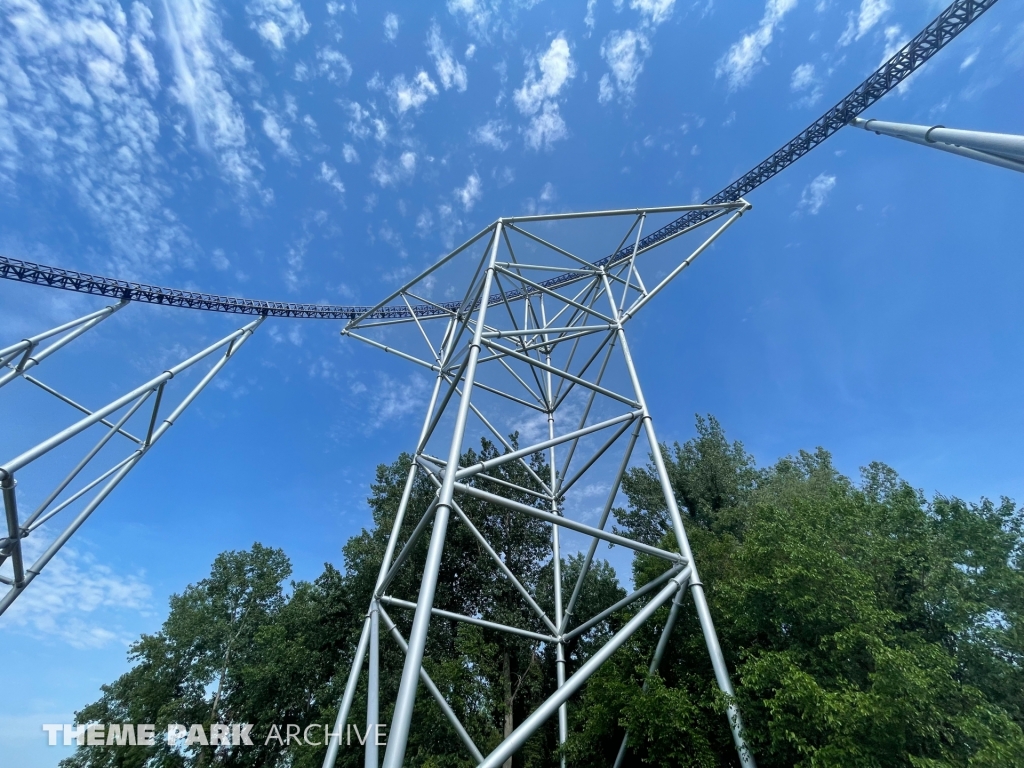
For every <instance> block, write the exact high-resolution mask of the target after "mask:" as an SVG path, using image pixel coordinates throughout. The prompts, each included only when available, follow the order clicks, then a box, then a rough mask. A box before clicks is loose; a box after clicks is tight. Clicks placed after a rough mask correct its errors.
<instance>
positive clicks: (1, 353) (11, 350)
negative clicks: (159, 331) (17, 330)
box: [0, 302, 127, 363]
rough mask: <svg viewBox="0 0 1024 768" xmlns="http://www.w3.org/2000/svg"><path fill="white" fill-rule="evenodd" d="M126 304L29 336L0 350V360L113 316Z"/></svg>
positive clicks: (115, 305) (121, 303) (113, 305)
mask: <svg viewBox="0 0 1024 768" xmlns="http://www.w3.org/2000/svg"><path fill="white" fill-rule="evenodd" d="M126 304H127V302H120V303H119V304H111V305H110V306H109V307H104V308H103V309H98V310H96V311H95V312H90V313H89V314H87V315H82V316H81V317H79V318H78V319H76V320H71V321H69V322H67V323H64V324H63V325H58V326H57V327H56V328H51V329H50V330H48V331H43V332H42V333H38V334H36V335H35V336H30V337H29V338H27V339H22V340H21V341H19V342H17V343H16V344H12V345H11V346H9V347H4V348H3V349H0V360H2V361H3V362H5V363H6V362H7V359H6V358H8V357H11V356H13V355H17V354H18V353H19V352H23V351H25V350H26V349H28V348H29V347H34V346H36V345H37V344H38V343H39V342H40V341H43V340H44V339H48V338H50V337H51V336H56V335H57V334H58V333H61V332H62V331H66V330H68V329H69V328H74V327H75V326H76V325H81V324H82V323H85V322H88V321H89V320H92V319H93V318H96V317H106V316H107V315H110V314H113V313H114V312H116V311H117V310H118V309H120V308H121V307H123V306H125V305H126Z"/></svg>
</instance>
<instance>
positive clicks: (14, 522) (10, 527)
mask: <svg viewBox="0 0 1024 768" xmlns="http://www.w3.org/2000/svg"><path fill="white" fill-rule="evenodd" d="M15 485H17V481H16V480H15V479H14V475H6V476H4V477H3V478H0V488H2V489H3V497H4V512H5V513H6V515H7V537H8V540H9V541H12V542H14V546H13V547H12V548H11V565H12V566H14V581H13V583H12V586H13V587H14V588H15V589H24V587H25V562H24V560H23V558H22V554H21V523H20V522H19V520H18V496H17V494H16V493H15V491H14V486H15Z"/></svg>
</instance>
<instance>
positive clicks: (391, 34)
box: [384, 13, 398, 41]
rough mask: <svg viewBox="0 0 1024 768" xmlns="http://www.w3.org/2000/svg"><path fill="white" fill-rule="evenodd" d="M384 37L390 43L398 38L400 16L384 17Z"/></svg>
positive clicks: (391, 14) (389, 15)
mask: <svg viewBox="0 0 1024 768" xmlns="http://www.w3.org/2000/svg"><path fill="white" fill-rule="evenodd" d="M384 37H386V38H387V39H388V40H390V41H394V39H395V38H396V37H398V16H397V15H395V14H393V13H389V14H388V15H387V16H385V17H384Z"/></svg>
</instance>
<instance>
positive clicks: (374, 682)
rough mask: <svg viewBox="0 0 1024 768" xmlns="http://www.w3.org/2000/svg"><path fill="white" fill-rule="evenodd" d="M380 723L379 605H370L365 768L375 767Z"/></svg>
mask: <svg viewBox="0 0 1024 768" xmlns="http://www.w3.org/2000/svg"><path fill="white" fill-rule="evenodd" d="M379 723H380V606H379V604H378V603H376V602H374V604H373V605H372V606H370V673H369V675H368V678H367V685H366V759H365V760H364V762H363V765H364V766H365V768H377V735H376V728H377V725H378V724H379Z"/></svg>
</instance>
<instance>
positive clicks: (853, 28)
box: [839, 0, 892, 45]
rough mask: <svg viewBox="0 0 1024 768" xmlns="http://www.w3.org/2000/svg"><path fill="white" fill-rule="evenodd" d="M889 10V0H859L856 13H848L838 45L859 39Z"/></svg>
mask: <svg viewBox="0 0 1024 768" xmlns="http://www.w3.org/2000/svg"><path fill="white" fill-rule="evenodd" d="M891 10H892V5H891V4H890V3H889V0H861V3H860V10H859V11H858V13H857V15H856V16H854V14H852V13H851V14H849V17H848V20H847V24H846V29H845V30H844V31H843V34H842V36H841V37H840V38H839V45H849V44H850V43H852V42H854V41H855V40H860V39H861V38H862V37H864V35H866V34H867V33H868V32H870V31H871V29H872V28H873V27H874V26H875V25H876V24H877V23H878V22H880V21H881V20H882V18H883V17H884V16H885V15H886V14H887V13H889V11H891Z"/></svg>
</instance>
